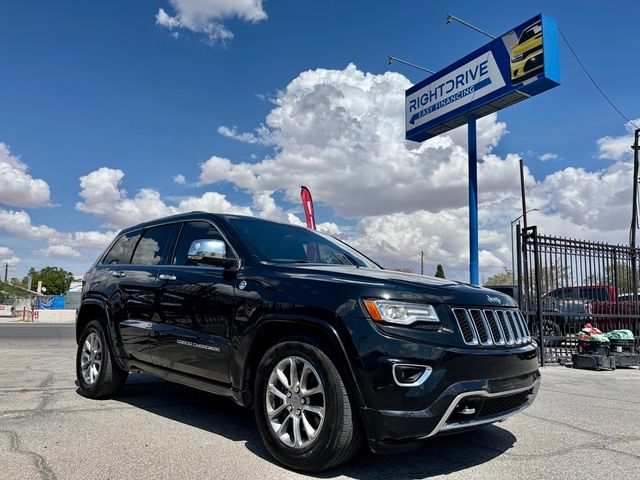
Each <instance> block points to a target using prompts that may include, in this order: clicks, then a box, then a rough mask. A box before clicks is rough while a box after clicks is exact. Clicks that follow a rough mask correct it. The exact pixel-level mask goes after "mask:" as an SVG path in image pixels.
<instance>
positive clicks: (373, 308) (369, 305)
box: [363, 300, 440, 325]
mask: <svg viewBox="0 0 640 480" xmlns="http://www.w3.org/2000/svg"><path fill="white" fill-rule="evenodd" d="M363 303H364V306H365V308H366V309H367V312H368V313H369V315H370V316H371V318H372V319H373V320H375V321H378V322H388V323H395V324H398V325H412V324H414V323H417V322H426V323H432V324H433V323H440V319H439V318H438V314H437V313H436V311H435V309H434V308H433V307H432V306H431V305H427V304H424V303H408V302H395V301H393V300H363Z"/></svg>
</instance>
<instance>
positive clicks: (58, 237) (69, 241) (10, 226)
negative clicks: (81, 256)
mask: <svg viewBox="0 0 640 480" xmlns="http://www.w3.org/2000/svg"><path fill="white" fill-rule="evenodd" d="M0 228H1V229H4V230H6V231H7V232H9V233H11V234H13V235H15V236H17V237H20V238H26V239H29V240H47V241H48V242H51V243H57V244H64V245H68V246H71V247H76V248H104V247H105V246H106V245H108V244H109V242H110V241H111V240H112V239H113V237H114V236H115V235H116V232H114V231H107V232H97V231H84V232H83V231H79V232H73V233H62V232H59V231H58V230H56V229H55V228H52V227H49V226H47V225H33V224H32V223H31V216H30V215H29V214H28V213H27V212H25V211H23V210H20V211H13V210H4V209H1V208H0Z"/></svg>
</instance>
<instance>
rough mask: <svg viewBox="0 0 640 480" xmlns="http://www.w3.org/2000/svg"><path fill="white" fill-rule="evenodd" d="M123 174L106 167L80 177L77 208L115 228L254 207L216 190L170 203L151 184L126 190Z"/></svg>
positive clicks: (248, 213) (249, 211) (242, 210)
mask: <svg viewBox="0 0 640 480" xmlns="http://www.w3.org/2000/svg"><path fill="white" fill-rule="evenodd" d="M216 158H217V157H216ZM222 160H224V159H222ZM123 178H124V172H123V171H122V170H116V169H112V168H107V167H102V168H99V169H98V170H95V171H93V172H91V173H89V174H88V175H85V176H82V177H80V188H81V190H80V197H82V201H81V202H78V203H77V204H76V210H79V211H81V212H85V213H89V214H92V215H95V216H96V217H98V218H101V219H102V220H103V221H104V222H105V226H107V227H113V228H124V227H128V226H131V225H134V224H136V223H140V222H144V221H147V220H152V219H154V218H158V217H163V216H167V215H175V214H177V213H183V212H190V211H193V210H204V211H208V212H218V213H238V214H244V215H251V214H252V211H251V208H249V207H246V206H239V205H234V204H232V203H231V202H229V201H228V200H227V199H226V197H225V196H224V195H222V194H220V193H217V192H206V193H204V194H203V195H201V196H200V197H188V198H185V199H182V200H181V201H180V202H179V203H178V204H177V205H169V204H167V203H166V202H165V201H164V200H163V199H162V198H160V192H158V191H157V190H153V189H151V188H143V189H141V190H140V191H138V193H136V194H135V195H134V196H133V197H130V196H128V194H127V191H126V190H124V189H122V188H120V185H121V183H122V179H123Z"/></svg>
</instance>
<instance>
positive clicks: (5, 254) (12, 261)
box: [0, 247, 21, 272]
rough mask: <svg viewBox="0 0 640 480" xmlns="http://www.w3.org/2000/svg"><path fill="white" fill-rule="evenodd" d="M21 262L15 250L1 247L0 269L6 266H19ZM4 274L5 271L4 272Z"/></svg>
mask: <svg viewBox="0 0 640 480" xmlns="http://www.w3.org/2000/svg"><path fill="white" fill-rule="evenodd" d="M20 262H21V260H20V258H19V257H17V256H16V255H15V254H14V252H13V250H11V249H10V248H9V247H0V267H1V268H4V266H5V265H9V266H10V267H13V266H15V265H18V264H19V263H20ZM2 271H3V272H4V270H2Z"/></svg>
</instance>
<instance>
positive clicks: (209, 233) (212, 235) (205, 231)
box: [175, 222, 235, 265]
mask: <svg viewBox="0 0 640 480" xmlns="http://www.w3.org/2000/svg"><path fill="white" fill-rule="evenodd" d="M196 240H222V241H224V238H222V235H221V234H220V231H219V230H218V229H217V228H216V227H214V226H213V225H211V224H210V223H209V222H188V223H185V225H184V228H183V229H182V233H181V234H180V240H178V246H177V247H176V258H175V264H176V265H199V263H194V262H193V261H192V260H189V259H188V258H187V254H188V253H189V247H190V246H191V243H192V242H194V241H196ZM225 243H226V242H225ZM227 258H230V259H233V258H235V257H234V255H233V252H232V251H231V248H230V247H229V245H228V244H227ZM204 265H206V264H204Z"/></svg>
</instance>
